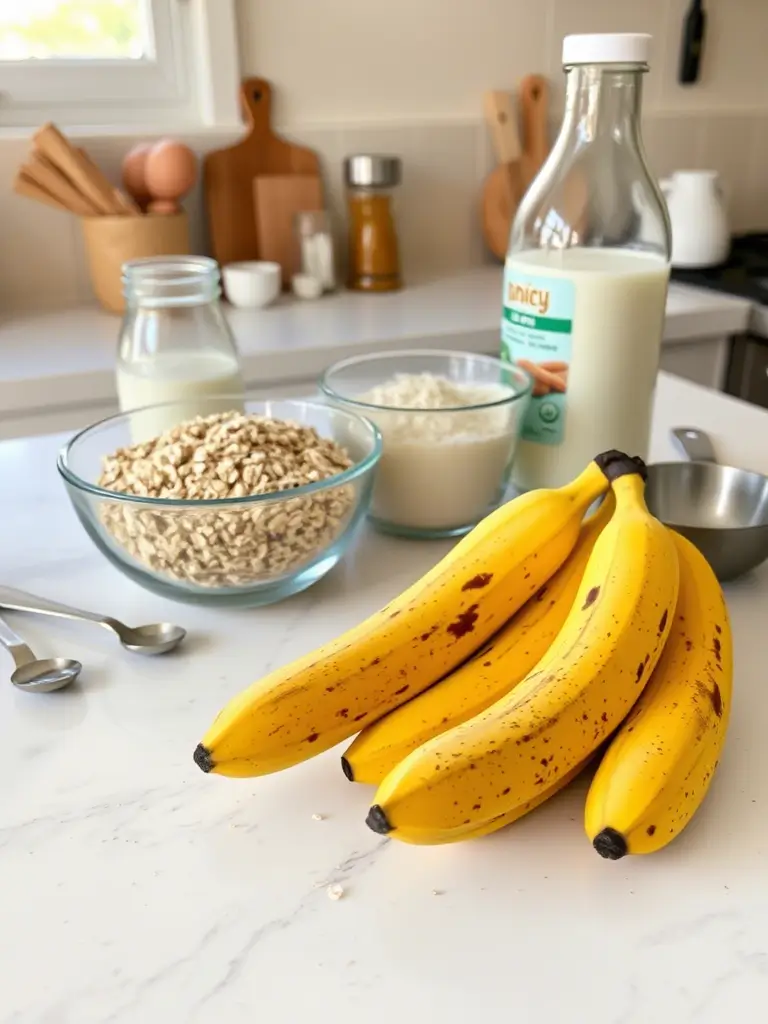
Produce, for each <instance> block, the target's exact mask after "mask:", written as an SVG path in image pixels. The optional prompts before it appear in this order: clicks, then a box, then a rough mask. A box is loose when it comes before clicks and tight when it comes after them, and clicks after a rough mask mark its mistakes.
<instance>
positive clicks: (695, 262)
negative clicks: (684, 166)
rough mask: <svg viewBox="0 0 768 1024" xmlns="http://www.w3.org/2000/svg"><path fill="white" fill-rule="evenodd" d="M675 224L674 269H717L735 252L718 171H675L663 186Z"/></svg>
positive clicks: (662, 183)
mask: <svg viewBox="0 0 768 1024" xmlns="http://www.w3.org/2000/svg"><path fill="white" fill-rule="evenodd" d="M661 189H662V191H663V193H664V196H665V198H666V200H667V206H668V207H669V216H670V219H671V221H672V265H673V266H675V267H713V266H716V265H717V264H718V263H724V262H725V260H727V258H728V253H729V252H730V248H731V232H730V229H729V227H728V211H727V208H726V202H725V196H724V194H723V189H722V186H721V184H720V180H719V177H718V174H717V171H675V173H674V174H673V175H672V177H671V178H667V179H665V180H664V181H662V182H661Z"/></svg>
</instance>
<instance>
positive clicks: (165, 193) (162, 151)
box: [144, 139, 197, 200]
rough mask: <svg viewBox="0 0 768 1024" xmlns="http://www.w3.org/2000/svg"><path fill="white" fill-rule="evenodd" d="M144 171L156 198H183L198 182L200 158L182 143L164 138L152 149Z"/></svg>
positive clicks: (151, 192)
mask: <svg viewBox="0 0 768 1024" xmlns="http://www.w3.org/2000/svg"><path fill="white" fill-rule="evenodd" d="M144 174H145V178H146V183H147V189H148V190H149V193H150V195H151V197H152V198H153V199H173V200H176V199H180V198H181V197H182V196H183V195H186V193H187V192H189V190H190V189H191V188H192V186H193V185H194V184H195V180H196V178H197V158H196V157H195V154H194V153H193V152H192V150H191V149H190V148H189V146H185V145H184V144H183V143H182V142H174V141H173V139H163V140H162V141H161V142H158V143H156V145H154V146H153V147H152V148H151V150H150V151H149V154H148V155H147V161H146V165H145V168H144Z"/></svg>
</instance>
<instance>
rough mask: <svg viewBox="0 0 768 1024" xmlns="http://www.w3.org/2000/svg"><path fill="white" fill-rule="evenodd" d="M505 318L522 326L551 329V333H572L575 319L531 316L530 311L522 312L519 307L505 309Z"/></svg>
mask: <svg viewBox="0 0 768 1024" xmlns="http://www.w3.org/2000/svg"><path fill="white" fill-rule="evenodd" d="M504 319H505V320H508V321H509V322H510V323H511V324H519V325H520V326H521V327H532V328H533V329H534V330H538V331H549V333H550V334H570V333H571V331H572V330H573V320H554V319H552V318H551V317H546V316H531V315H530V313H521V312H520V311H519V310H517V309H509V308H508V307H505V309H504Z"/></svg>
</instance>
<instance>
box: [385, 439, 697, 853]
mask: <svg viewBox="0 0 768 1024" xmlns="http://www.w3.org/2000/svg"><path fill="white" fill-rule="evenodd" d="M611 468H612V469H613V472H614V477H615V479H614V481H613V491H614V494H615V496H616V511H615V512H614V514H613V517H612V519H611V521H610V523H609V524H608V525H607V526H606V527H605V529H604V530H603V532H602V533H601V535H600V537H599V538H598V540H597V543H596V544H595V547H594V549H593V551H592V555H591V557H590V559H589V562H588V564H587V568H586V571H585V573H584V578H583V580H582V583H581V586H580V588H579V591H578V594H577V597H576V601H575V603H574V605H573V608H572V610H571V612H570V614H569V616H568V618H567V619H566V622H565V625H564V626H563V628H562V629H561V631H560V633H559V635H558V636H557V638H556V640H555V642H554V644H553V645H552V647H551V648H550V650H549V652H548V653H547V655H546V656H545V657H544V659H543V660H542V661H541V662H540V663H539V664H538V665H537V666H536V667H535V668H534V670H533V672H531V673H529V675H528V676H527V677H526V679H525V680H524V681H523V682H522V683H520V685H519V686H517V687H516V688H515V689H514V690H513V691H512V692H511V693H510V694H509V695H508V696H506V697H504V698H502V699H501V700H500V701H497V702H496V703H495V704H493V705H492V706H491V707H490V708H488V709H487V710H486V711H484V712H482V714H480V715H478V716H477V717H475V718H473V719H471V720H470V721H469V722H465V723H464V724H463V725H459V726H456V727H455V728H454V729H451V730H450V731H449V732H446V733H443V734H441V735H440V736H436V737H435V738H434V739H432V740H429V741H428V742H427V743H426V744H424V745H423V746H421V747H419V748H418V749H417V750H415V751H413V753H412V754H409V756H408V757H406V758H405V760H404V761H402V762H401V763H400V764H399V765H398V766H397V767H396V768H395V769H394V770H393V771H392V772H390V774H389V775H388V776H387V777H386V778H385V779H384V781H383V782H382V784H381V786H380V787H379V789H378V791H377V793H376V798H375V802H374V805H373V807H372V808H371V810H370V812H369V815H368V819H367V821H368V824H369V826H370V827H371V828H372V829H374V831H377V832H382V833H387V832H391V833H392V835H393V837H394V838H397V837H398V830H399V829H404V830H408V831H414V830H417V829H421V830H424V831H435V832H448V831H451V830H463V829H466V828H467V827H472V826H473V825H474V824H476V823H482V822H484V821H488V820H489V819H491V818H495V817H497V816H499V815H502V814H507V813H510V812H512V811H514V809H515V808H518V807H521V806H523V805H524V804H526V803H528V802H529V801H530V800H533V799H535V797H536V794H537V792H538V790H539V787H548V786H550V785H552V784H553V783H554V782H555V781H556V779H557V778H559V776H561V775H565V774H566V773H568V772H570V771H571V770H572V769H573V768H574V767H575V766H576V765H577V764H579V763H580V762H581V761H583V760H584V759H585V758H586V757H587V756H588V755H589V754H590V753H592V752H593V751H594V750H596V749H597V747H598V746H599V745H600V744H601V743H602V742H603V740H604V739H605V738H606V736H608V735H609V733H611V732H612V731H613V729H615V728H616V727H617V726H618V725H619V724H620V723H621V721H622V720H623V719H624V718H625V716H626V715H627V713H628V711H629V709H630V708H631V707H632V705H633V704H634V703H635V701H636V700H637V698H638V696H639V695H640V693H641V692H642V688H643V686H644V685H645V683H646V682H647V680H648V677H649V675H650V673H651V672H652V671H653V668H654V666H655V664H656V662H657V660H658V658H659V656H660V654H661V651H662V649H663V647H664V643H665V641H666V639H667V634H668V633H669V630H670V628H671V625H672V618H673V615H674V610H675V602H676V601H677V591H678V579H679V571H678V559H677V549H676V548H675V544H674V542H673V540H672V537H671V536H670V534H669V532H668V531H667V530H666V528H665V527H664V526H662V525H661V523H659V522H658V520H656V519H654V518H653V516H651V515H650V513H649V512H648V510H647V508H646V506H645V502H644V500H643V486H644V485H643V480H642V477H641V476H640V475H638V474H639V468H638V465H637V464H636V463H634V462H633V461H632V460H630V459H626V460H625V461H624V462H623V463H621V464H618V463H617V464H615V465H614V466H613V467H611Z"/></svg>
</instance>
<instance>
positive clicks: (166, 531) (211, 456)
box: [99, 412, 354, 587]
mask: <svg viewBox="0 0 768 1024" xmlns="http://www.w3.org/2000/svg"><path fill="white" fill-rule="evenodd" d="M351 465H352V460H351V459H350V458H349V456H348V455H347V453H346V452H345V451H344V449H343V448H341V446H340V445H338V444H337V443H336V442H335V441H332V440H328V439H326V438H322V437H320V436H319V435H318V433H317V432H316V431H315V430H314V429H313V428H312V427H305V426H302V425H301V424H298V423H291V422H288V421H282V420H273V419H269V418H267V417H264V416H254V415H245V414H243V413H239V412H227V413H217V414H214V415H212V416H206V417H198V418H197V419H195V420H190V421H188V422H186V423H182V424H180V425H179V426H178V427H175V428H174V429H173V430H169V431H167V432H166V433H164V434H161V435H160V436H159V437H157V438H155V439H154V440H152V441H149V442H143V443H142V444H137V445H133V446H132V447H130V448H120V449H118V450H117V451H116V452H114V453H113V454H112V455H110V456H107V458H105V459H104V463H103V467H102V473H101V476H100V478H99V485H100V486H101V487H103V488H105V489H106V490H110V491H116V492H119V493H120V494H125V495H132V496H136V497H150V498H171V499H175V500H197V499H211V498H216V499H219V500H220V501H222V504H221V505H217V506H215V507H202V508H195V507H194V506H188V507H186V508H183V509H175V508H165V509H157V508H147V507H143V506H141V505H138V504H129V503H127V502H120V501H114V502H110V501H106V500H105V501H103V502H102V505H101V508H100V516H101V521H102V523H103V526H104V528H105V529H106V530H107V532H108V533H109V534H110V536H111V538H112V540H113V541H114V542H115V543H116V544H118V545H119V546H120V547H122V548H123V549H124V550H125V551H126V552H127V553H128V554H129V555H131V557H133V558H135V559H136V560H137V561H139V562H141V563H143V565H144V566H145V567H146V568H147V569H150V570H151V571H152V572H154V573H156V574H158V575H160V576H164V577H166V578H167V579H172V580H177V581H182V582H186V583H191V584H194V585H196V586H199V587H241V586H247V585H249V584H252V583H254V582H257V581H264V580H267V579H272V578H275V577H277V576H280V575H282V574H283V573H287V572H293V571H295V570H296V569H298V568H299V567H300V566H301V565H303V564H307V563H308V562H311V561H312V559H313V558H314V557H316V555H317V554H319V553H320V552H321V551H322V550H323V549H324V548H326V547H327V546H328V545H329V544H331V543H332V542H333V541H334V540H335V539H336V537H338V536H339V535H340V534H341V533H342V532H343V530H344V528H345V526H346V525H347V522H348V520H349V517H350V515H351V513H352V509H353V505H354V489H353V487H352V486H351V485H349V484H347V485H342V486H340V487H333V488H330V489H328V490H326V491H321V492H320V493H317V494H309V495H300V496H298V497H296V498H285V497H283V498H281V499H279V500H278V501H276V502H274V503H271V502H269V501H268V500H267V501H264V502H260V503H259V504H258V505H256V506H253V505H250V506H245V507H240V506H237V505H226V504H224V502H225V501H226V499H227V498H242V497H246V496H252V495H268V494H273V493H275V492H277V491H283V490H290V489H292V488H294V487H301V486H302V485H303V484H308V483H313V482H315V481H318V480H327V479H329V478H331V477H333V476H336V475H337V474H339V473H341V472H343V471H344V470H345V469H348V468H349V467H350V466H351Z"/></svg>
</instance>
